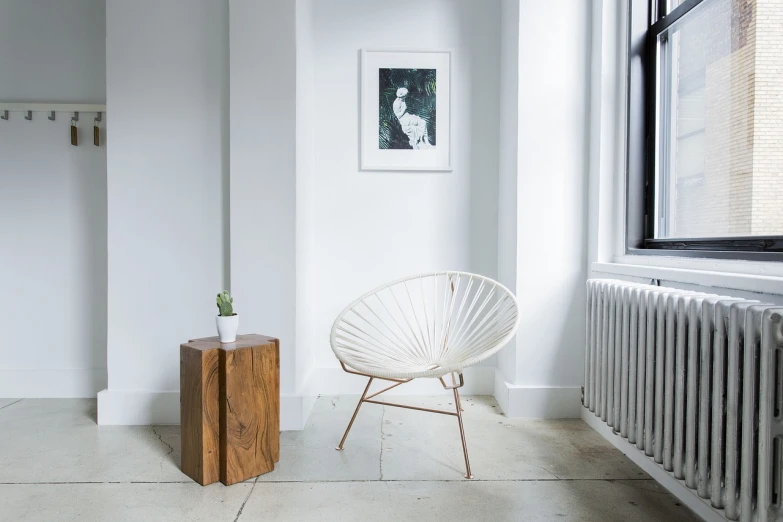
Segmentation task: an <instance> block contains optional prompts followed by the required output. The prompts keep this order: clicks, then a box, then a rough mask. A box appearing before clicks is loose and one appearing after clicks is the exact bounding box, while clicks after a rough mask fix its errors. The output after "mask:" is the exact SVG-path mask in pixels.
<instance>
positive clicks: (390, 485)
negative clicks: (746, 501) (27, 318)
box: [0, 395, 696, 522]
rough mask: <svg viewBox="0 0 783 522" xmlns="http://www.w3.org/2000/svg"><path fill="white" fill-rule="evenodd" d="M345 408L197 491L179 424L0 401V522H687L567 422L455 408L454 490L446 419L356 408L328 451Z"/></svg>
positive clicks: (637, 474) (327, 403)
mask: <svg viewBox="0 0 783 522" xmlns="http://www.w3.org/2000/svg"><path fill="white" fill-rule="evenodd" d="M356 400H357V397H333V398H330V397H322V398H320V399H319V400H318V401H317V403H316V406H315V408H314V410H313V413H312V416H311V417H310V421H309V423H308V425H307V428H306V429H305V430H304V431H300V432H284V433H283V434H282V437H281V458H280V462H279V464H278V468H277V469H276V470H275V471H274V472H272V473H269V474H267V475H262V476H261V477H259V478H258V479H257V480H249V481H247V482H245V483H242V484H236V485H234V486H231V487H225V486H223V485H221V484H219V483H218V484H213V485H211V486H208V487H201V486H199V485H198V484H196V483H194V482H192V481H190V480H189V479H188V477H186V476H184V475H183V474H182V473H181V472H180V471H179V462H180V444H179V426H151V427H150V426H129V427H121V426H96V424H95V415H96V404H95V401H94V400H75V399H74V400H72V399H24V400H21V401H20V400H17V399H0V520H1V521H21V520H24V521H28V520H34V521H39V520H41V521H50V520H58V521H60V520H79V521H88V520H112V521H118V520H145V521H153V520H166V521H175V520H189V521H193V520H205V521H206V520H209V521H228V522H230V521H236V520H261V519H263V520H281V521H285V520H296V521H308V520H338V521H340V522H347V521H351V520H390V521H391V520H395V521H399V520H413V519H435V518H448V519H456V520H468V521H472V520H578V521H591V520H594V521H599V522H610V521H629V520H634V521H652V520H667V521H671V520H676V521H689V520H696V518H694V517H693V515H692V514H691V513H690V512H689V511H688V510H687V509H686V508H685V507H683V506H681V505H680V504H679V503H678V502H677V500H676V499H675V498H674V497H672V496H671V495H669V494H668V493H667V492H666V491H665V490H664V489H663V488H661V487H660V486H658V485H657V484H656V483H655V482H654V481H653V480H651V479H650V478H649V477H648V476H647V475H646V474H645V473H644V472H642V470H641V469H639V468H638V467H636V466H635V465H634V464H633V463H632V462H631V461H629V460H628V459H627V458H625V457H624V456H623V455H622V454H621V453H620V452H619V451H617V450H616V449H614V448H613V447H612V446H611V445H610V444H609V443H607V442H606V441H604V440H603V439H602V438H601V437H600V436H599V435H598V434H596V433H595V432H593V431H592V430H591V429H590V428H588V427H587V426H586V425H585V424H584V423H583V422H582V421H580V420H559V421H524V420H511V419H507V418H505V417H504V416H503V415H502V414H501V413H500V411H499V408H498V407H497V404H496V403H495V401H494V399H493V398H491V397H467V398H465V399H464V400H463V402H464V408H465V410H466V411H465V429H466V433H467V437H468V448H469V450H470V457H471V466H472V468H473V474H474V475H475V476H476V478H475V479H474V480H472V481H468V480H465V479H464V478H462V474H463V473H464V469H463V460H462V452H461V447H460V441H459V432H458V430H457V422H456V419H454V418H452V417H447V416H443V415H433V414H427V413H421V412H416V411H410V410H402V409H398V408H391V407H382V406H377V405H372V404H367V405H365V406H363V407H362V411H361V412H360V414H359V417H358V418H357V421H356V423H355V424H354V427H353V430H352V431H351V434H350V435H349V437H348V440H347V442H346V445H345V451H342V452H338V451H335V449H334V447H335V445H336V443H337V442H338V441H339V439H340V436H341V435H342V432H343V430H344V428H345V425H346V423H347V422H348V419H349V418H350V415H351V412H352V410H353V408H354V407H355V404H356V402H355V401H356ZM391 400H394V401H399V402H403V401H409V402H410V403H412V404H419V405H425V406H430V407H442V408H449V407H453V405H452V404H450V401H449V398H448V397H447V396H445V395H444V396H438V397H424V398H423V397H398V396H395V397H392V398H391Z"/></svg>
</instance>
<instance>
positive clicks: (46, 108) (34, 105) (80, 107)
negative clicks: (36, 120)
mask: <svg viewBox="0 0 783 522" xmlns="http://www.w3.org/2000/svg"><path fill="white" fill-rule="evenodd" d="M9 112H21V113H24V115H25V119H26V120H31V119H32V113H33V112H46V113H49V119H50V120H52V121H54V118H55V113H57V112H70V113H72V114H76V113H79V112H88V113H95V114H98V113H104V112H106V105H101V104H97V103H38V102H31V103H16V102H14V103H6V102H2V101H0V119H3V120H7V119H8V113H9ZM76 118H77V120H78V116H76ZM99 121H100V120H99Z"/></svg>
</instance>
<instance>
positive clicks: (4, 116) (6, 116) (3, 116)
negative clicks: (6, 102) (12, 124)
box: [0, 111, 8, 120]
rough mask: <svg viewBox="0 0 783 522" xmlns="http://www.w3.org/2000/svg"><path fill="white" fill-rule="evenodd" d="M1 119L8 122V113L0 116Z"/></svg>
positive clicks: (5, 112) (4, 112)
mask: <svg viewBox="0 0 783 522" xmlns="http://www.w3.org/2000/svg"><path fill="white" fill-rule="evenodd" d="M0 118H2V119H4V120H7V119H8V111H3V114H2V116H0Z"/></svg>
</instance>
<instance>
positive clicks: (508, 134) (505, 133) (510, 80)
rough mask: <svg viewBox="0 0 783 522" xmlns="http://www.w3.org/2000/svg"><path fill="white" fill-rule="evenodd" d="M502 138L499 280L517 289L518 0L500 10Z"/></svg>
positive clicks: (508, 359)
mask: <svg viewBox="0 0 783 522" xmlns="http://www.w3.org/2000/svg"><path fill="white" fill-rule="evenodd" d="M500 20H501V26H500V89H499V93H498V94H499V100H500V104H501V106H502V107H503V110H502V111H500V118H499V121H498V123H499V126H500V134H499V136H500V139H499V141H498V151H499V165H498V281H500V282H501V283H502V284H503V285H505V286H506V287H507V288H509V289H511V290H512V291H513V292H514V293H516V290H517V231H518V228H517V226H518V221H519V214H518V208H517V175H518V174H519V171H518V159H517V153H518V148H519V0H506V1H504V2H502V3H501V13H500ZM517 342H518V340H517V338H513V339H512V340H511V341H509V343H508V345H507V346H506V348H504V349H503V350H501V351H500V352H499V353H498V357H497V359H498V370H499V371H500V374H501V376H502V378H503V379H504V380H505V381H508V382H514V380H515V378H516V368H517V366H516V364H517V363H516V360H517V350H516V346H517Z"/></svg>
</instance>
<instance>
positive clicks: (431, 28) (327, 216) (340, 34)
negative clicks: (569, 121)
mask: <svg viewBox="0 0 783 522" xmlns="http://www.w3.org/2000/svg"><path fill="white" fill-rule="evenodd" d="M401 13H415V16H407V15H403V16H401ZM312 16H313V28H314V49H315V54H314V61H315V68H314V77H315V82H314V85H315V103H314V105H315V112H314V118H313V120H312V122H313V134H314V136H315V137H314V140H313V160H312V168H311V169H308V170H302V171H298V172H297V193H298V197H299V198H300V199H299V201H300V204H299V206H298V208H297V228H298V230H299V231H300V233H301V236H302V237H300V238H299V241H300V245H302V246H301V248H302V249H303V250H302V251H303V252H307V254H308V255H307V257H306V258H304V259H302V263H301V264H300V269H301V271H300V273H304V274H306V276H305V277H306V279H305V280H306V282H307V283H306V290H307V294H306V295H307V303H306V306H307V307H308V309H307V310H305V311H304V312H303V315H302V319H303V321H304V322H303V324H302V328H301V329H300V331H301V332H302V335H301V336H300V337H299V339H298V343H299V345H300V346H305V347H308V348H309V349H311V350H312V351H313V353H314V356H315V366H316V367H317V368H318V370H317V371H316V373H317V374H320V375H316V381H315V382H316V383H317V386H318V388H317V391H318V392H320V393H334V392H338V391H345V388H341V387H340V386H342V384H340V383H344V382H346V381H344V380H342V379H343V372H342V370H337V369H336V368H338V365H337V360H336V359H335V357H334V355H333V354H332V352H331V349H330V347H329V332H330V329H331V325H332V321H333V320H334V319H335V317H336V316H337V314H338V313H339V312H340V311H341V310H342V309H343V308H344V306H345V305H346V304H348V303H349V302H350V301H352V300H353V299H354V298H356V297H357V296H358V295H360V294H361V293H363V292H365V291H367V290H369V289H372V288H374V287H376V286H378V285H380V284H381V283H384V282H386V281H388V280H391V279H394V278H397V277H400V276H404V275H408V274H413V273H417V272H424V271H430V270H444V269H451V270H468V271H473V272H478V273H481V274H484V275H487V276H490V277H493V278H494V277H497V207H498V202H497V198H498V196H497V194H498V176H497V171H498V146H497V143H498V138H499V136H498V135H499V129H498V125H497V119H498V115H499V110H500V107H499V103H498V96H497V89H498V87H497V86H498V81H499V77H500V65H499V60H500V42H499V27H500V2H498V1H485V2H475V1H471V0H463V1H459V0H458V1H455V0H431V1H427V2H420V1H415V0H400V1H397V2H388V1H382V0H372V1H367V0H341V1H332V2H314V3H313V12H312ZM401 46H403V47H405V46H407V47H415V48H421V49H428V48H435V49H438V48H451V49H452V50H453V52H454V54H453V65H452V71H451V73H452V92H451V97H452V109H451V117H452V147H453V150H452V153H453V157H454V160H453V164H454V171H453V172H450V173H436V174H432V173H402V172H362V171H360V170H359V168H358V164H359V151H358V143H359V137H358V129H359V80H360V70H359V56H360V55H359V52H360V50H361V49H362V48H388V47H398V48H399V47H401ZM300 284H301V282H300ZM308 348H305V349H308ZM489 364H491V365H494V363H493V362H490V363H489ZM490 373H491V372H490ZM348 379H350V381H348V382H350V390H351V391H354V392H357V391H358V389H357V386H360V383H358V380H357V381H354V380H353V379H354V378H352V377H348ZM490 380H491V378H490ZM490 386H491V383H490ZM431 391H436V388H433V389H432V390H431Z"/></svg>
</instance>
